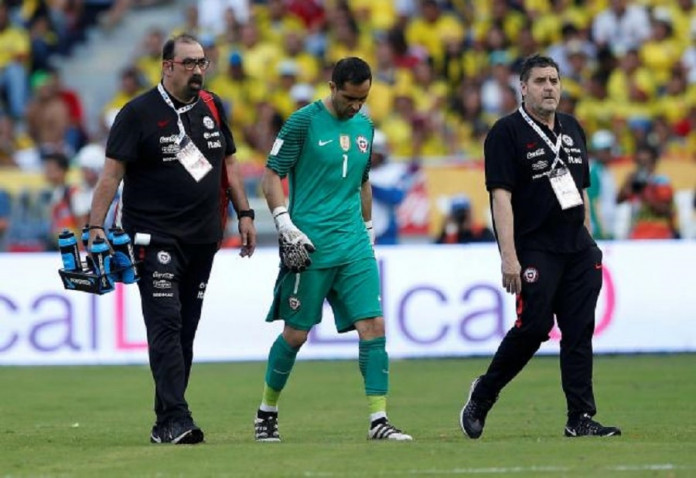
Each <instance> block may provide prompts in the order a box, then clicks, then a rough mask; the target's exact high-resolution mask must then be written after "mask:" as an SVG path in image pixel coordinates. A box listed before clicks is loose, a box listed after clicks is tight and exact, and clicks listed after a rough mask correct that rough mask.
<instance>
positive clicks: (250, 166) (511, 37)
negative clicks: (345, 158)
mask: <svg viewBox="0 0 696 478" xmlns="http://www.w3.org/2000/svg"><path fill="white" fill-rule="evenodd" d="M180 32H190V33H194V34H196V35H198V36H199V38H200V39H201V42H202V44H203V45H204V47H205V48H206V52H207V54H208V55H209V56H210V57H211V58H212V59H213V61H214V64H213V67H212V68H211V69H210V70H209V72H208V75H207V84H208V86H209V87H211V88H212V89H214V90H215V91H216V92H217V93H218V94H220V96H221V97H222V99H223V101H224V103H225V110H226V111H225V113H226V114H227V115H228V118H229V119H230V121H231V124H232V127H233V131H234V134H235V139H236V141H237V143H238V156H239V159H240V162H241V164H242V166H243V168H244V171H245V175H246V178H247V179H246V185H247V190H248V192H249V194H251V195H252V200H253V201H254V203H255V204H257V205H258V206H259V207H258V208H257V210H258V211H260V212H261V214H260V226H261V227H260V229H261V232H262V233H267V236H268V237H266V239H267V240H268V242H267V243H271V242H272V241H273V240H274V239H273V237H272V236H273V229H272V227H271V226H270V222H269V221H265V219H268V218H265V219H264V212H265V207H264V206H263V204H264V203H263V199H262V198H261V197H260V196H259V191H258V177H259V175H260V174H261V173H262V171H263V167H264V160H265V155H266V153H267V151H268V147H269V144H270V142H272V141H273V137H274V135H275V133H276V132H277V131H278V128H279V127H280V126H281V125H282V122H283V121H284V120H285V118H287V116H288V115H289V114H290V112H291V111H293V109H294V108H296V107H297V106H298V105H301V104H304V103H306V102H307V101H311V100H314V99H318V98H321V97H323V96H324V95H326V94H327V91H328V88H327V85H326V81H327V78H328V75H329V74H330V72H331V66H332V63H333V62H334V61H335V60H336V59H337V58H340V57H342V56H345V55H358V56H361V57H363V58H365V59H367V60H368V61H369V62H370V63H371V65H372V66H373V69H374V84H373V91H372V94H371V95H370V97H369V99H368V102H367V104H366V107H365V112H366V113H367V114H369V115H370V116H371V117H372V118H373V120H374V121H375V123H376V125H377V126H378V127H380V129H382V130H383V131H384V132H385V133H386V134H387V135H388V137H389V138H390V143H391V144H392V145H393V151H394V154H395V156H396V157H395V158H394V160H395V161H403V162H408V163H413V164H414V165H418V167H419V168H420V170H421V171H422V181H420V182H416V184H415V185H414V190H413V191H412V192H411V194H410V197H409V198H407V200H406V201H404V204H403V206H402V211H401V212H400V214H399V218H400V221H401V222H402V229H403V232H404V233H405V237H410V238H411V240H413V241H423V242H426V241H427V242H430V240H431V238H432V237H433V236H434V235H435V234H437V233H438V231H439V230H440V229H441V226H442V220H443V211H442V208H441V207H438V206H437V204H438V201H440V200H441V198H442V197H449V196H453V195H457V194H462V193H463V194H466V196H467V197H468V198H469V199H470V201H471V208H472V211H473V212H474V215H475V217H476V218H477V220H478V221H481V222H485V221H486V220H488V218H489V216H490V213H489V210H488V198H487V193H486V191H485V189H484V186H483V179H482V178H483V175H482V174H483V173H482V167H481V160H482V157H481V156H482V142H483V139H484V138H485V135H486V132H487V131H488V128H489V127H490V126H491V125H492V123H493V122H494V121H495V120H496V119H497V118H499V117H500V116H502V115H504V114H507V113H508V112H510V111H512V110H513V109H514V108H515V107H516V106H517V104H518V102H519V100H520V96H519V88H518V78H517V71H518V68H519V65H520V62H521V60H522V59H523V58H524V57H525V56H526V55H528V54H529V53H531V52H534V51H539V52H542V53H546V54H548V55H550V56H552V57H553V58H554V59H556V61H557V62H558V63H559V65H560V67H561V72H562V80H563V86H564V90H565V96H564V101H563V108H565V109H566V110H567V111H570V112H572V113H574V114H575V115H576V116H577V117H578V118H579V119H580V120H581V122H582V123H583V126H584V128H585V130H586V133H587V137H588V138H591V137H592V135H593V134H594V133H595V132H597V131H599V130H609V131H611V132H612V133H613V135H614V137H615V138H616V141H615V144H614V146H613V151H612V153H613V156H614V157H615V158H616V159H614V160H612V162H611V163H610V164H609V165H608V170H609V171H610V172H611V174H612V175H613V176H614V178H615V182H616V184H622V182H623V180H624V178H625V176H626V175H627V174H629V172H630V171H631V169H632V162H631V158H632V157H633V154H634V153H635V151H636V148H637V146H638V145H640V144H643V143H648V144H650V145H651V146H653V147H655V148H656V149H657V150H658V152H659V154H660V161H659V166H658V170H659V173H660V174H662V175H665V176H666V177H668V178H669V179H670V181H671V185H672V187H673V189H674V204H675V207H676V217H677V224H678V227H679V229H680V232H681V237H683V238H694V236H695V235H696V227H695V226H694V219H693V216H694V207H693V200H692V199H691V198H692V197H693V191H694V188H695V187H696V53H694V52H695V51H696V7H695V6H694V2H693V1H692V0H659V1H658V0H642V1H638V2H629V1H627V0H612V1H609V0H593V1H588V2H574V1H571V0H557V1H554V2H547V1H542V0H517V1H513V0H509V1H505V0H491V1H483V0H478V1H473V2H463V1H457V0H449V1H446V0H420V1H417V0H413V1H407V2H392V1H387V0H383V1H378V0H373V1H369V0H326V1H316V0H264V1H252V0H170V1H154V0H152V1H148V0H141V1H137V0H116V1H90V0H83V1H82V2H52V1H49V0H31V1H25V2H17V1H15V2H12V1H9V2H2V4H0V46H2V47H3V48H1V49H0V50H1V51H2V54H0V72H1V73H2V74H0V105H1V106H2V108H1V109H0V112H1V113H0V167H1V168H2V170H1V172H0V191H4V192H5V193H6V195H5V197H6V198H7V197H9V198H10V200H9V202H10V203H11V208H10V209H11V210H12V211H14V210H15V209H16V208H21V207H23V206H22V204H24V205H25V206H26V204H29V202H30V201H29V202H28V200H27V198H28V197H31V196H32V194H40V192H41V191H42V190H44V189H46V188H47V185H46V183H45V181H44V180H43V178H42V176H41V174H40V170H41V165H42V159H41V158H42V155H45V154H46V153H47V152H48V151H52V150H55V149H60V150H61V151H63V152H64V153H65V154H67V155H68V157H69V158H70V159H71V171H70V174H69V176H68V178H69V179H68V181H79V175H78V174H77V173H76V172H75V171H76V170H77V169H78V166H77V164H76V161H75V159H74V157H75V155H76V154H77V153H78V151H79V149H80V147H81V146H82V145H84V144H86V143H99V142H101V141H103V140H104V138H105V135H106V133H107V132H108V127H109V125H110V121H112V120H113V116H114V114H115V112H116V111H118V108H120V107H121V106H122V104H123V103H124V102H125V101H127V99H128V98H130V97H132V95H134V94H137V93H138V92H140V91H142V89H143V88H147V87H149V86H151V85H152V84H153V83H154V82H156V81H157V76H158V69H159V58H158V55H159V51H160V48H161V45H162V43H163V41H164V39H166V37H167V36H169V35H170V34H173V33H180ZM49 100H50V102H51V104H52V105H54V106H53V111H54V112H55V114H54V117H55V121H53V122H49V121H46V120H47V119H48V118H47V117H46V116H47V115H42V114H38V115H37V114H36V113H32V110H36V109H37V107H36V106H32V105H36V104H37V102H41V101H44V102H46V101H49ZM46 108H47V107H46V106H45V105H43V106H40V107H38V110H39V111H46ZM45 123H48V124H45ZM6 202H7V201H6ZM424 207H425V209H426V213H425V214H423V210H424ZM27 208H28V206H27V207H25V209H27ZM28 209H31V208H28ZM619 209H621V208H619ZM31 210H32V211H34V210H35V209H31ZM26 214H27V211H26V210H22V211H16V212H13V214H10V215H9V217H10V220H9V222H10V224H9V225H8V226H7V227H6V230H7V231H8V232H7V233H6V234H5V237H4V240H3V243H4V244H5V247H6V248H7V247H8V238H11V231H12V229H13V227H19V226H18V225H17V224H16V222H15V221H13V220H12V217H13V215H14V216H17V217H27V216H26ZM37 214H38V213H37ZM621 214H624V216H625V214H626V212H625V211H624V212H623V213H619V214H617V216H618V217H619V218H617V221H621V220H622V219H620V218H621V217H622V216H621ZM629 214H630V213H629ZM623 220H624V222H625V219H623ZM264 224H266V225H268V228H267V230H266V228H265V226H264ZM619 229H620V228H619ZM231 233H233V231H232V232H231ZM409 234H410V235H409ZM402 236H404V235H403V234H402ZM262 239H263V238H262ZM262 244H263V240H262Z"/></svg>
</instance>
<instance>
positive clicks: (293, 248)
mask: <svg viewBox="0 0 696 478" xmlns="http://www.w3.org/2000/svg"><path fill="white" fill-rule="evenodd" d="M273 222H275V226H276V229H277V230H278V240H279V243H280V260H281V261H282V262H283V265H284V266H285V267H287V268H288V269H290V271H292V272H302V271H303V270H305V269H307V267H309V265H310V264H311V263H312V259H310V257H309V253H310V252H314V250H315V248H314V244H312V241H310V240H309V238H308V237H307V235H306V234H305V233H304V232H302V231H300V230H299V229H298V228H297V226H295V224H293V222H292V220H291V219H290V214H288V210H287V209H286V208H285V207H284V206H279V207H277V208H275V209H274V210H273Z"/></svg>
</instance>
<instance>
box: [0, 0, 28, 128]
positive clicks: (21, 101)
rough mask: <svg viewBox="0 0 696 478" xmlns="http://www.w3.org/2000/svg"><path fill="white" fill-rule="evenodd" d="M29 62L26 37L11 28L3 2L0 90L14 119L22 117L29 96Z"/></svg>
mask: <svg viewBox="0 0 696 478" xmlns="http://www.w3.org/2000/svg"><path fill="white" fill-rule="evenodd" d="M30 58H31V44H30V39H29V34H28V33H27V32H26V31H25V30H23V29H22V28H19V27H16V26H14V25H12V23H11V22H10V16H9V11H8V6H7V4H6V2H0V90H2V92H4V95H5V96H6V97H7V106H6V108H5V109H6V110H7V112H9V114H10V115H12V117H13V118H14V119H20V118H22V116H23V115H24V110H25V108H26V103H27V99H28V97H29V92H28V91H27V89H28V88H27V85H28V80H27V77H28V74H27V69H26V66H25V65H27V64H28V62H29V61H30Z"/></svg>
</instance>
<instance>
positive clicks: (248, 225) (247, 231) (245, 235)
mask: <svg viewBox="0 0 696 478" xmlns="http://www.w3.org/2000/svg"><path fill="white" fill-rule="evenodd" d="M239 235H240V236H241V240H242V250H241V251H239V255H240V256H241V257H251V256H252V255H253V254H254V251H255V250H256V226H254V220H253V219H252V218H250V217H242V218H240V219H239Z"/></svg>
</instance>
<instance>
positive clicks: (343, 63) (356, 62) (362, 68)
mask: <svg viewBox="0 0 696 478" xmlns="http://www.w3.org/2000/svg"><path fill="white" fill-rule="evenodd" d="M365 80H370V83H372V71H371V70H370V65H368V64H367V63H366V62H365V60H363V59H361V58H358V57H355V56H351V57H348V58H343V59H341V60H339V61H338V63H336V66H334V69H333V72H332V73H331V81H333V82H334V84H335V85H336V88H338V89H339V90H341V89H343V86H344V85H345V84H346V83H350V84H352V85H360V84H361V83H364V82H365Z"/></svg>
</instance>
